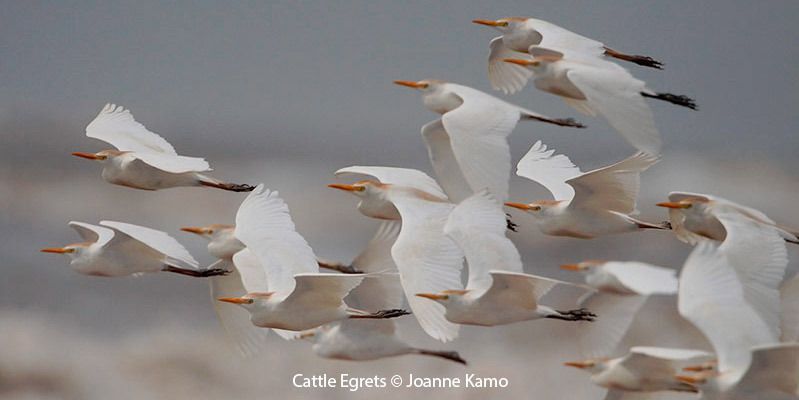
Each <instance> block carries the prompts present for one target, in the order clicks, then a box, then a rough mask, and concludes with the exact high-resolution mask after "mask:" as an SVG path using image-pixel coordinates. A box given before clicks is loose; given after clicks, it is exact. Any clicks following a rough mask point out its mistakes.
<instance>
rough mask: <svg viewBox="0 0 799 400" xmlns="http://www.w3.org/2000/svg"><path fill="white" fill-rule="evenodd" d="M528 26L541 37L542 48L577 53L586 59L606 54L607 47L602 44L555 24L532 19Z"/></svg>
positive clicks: (539, 44)
mask: <svg viewBox="0 0 799 400" xmlns="http://www.w3.org/2000/svg"><path fill="white" fill-rule="evenodd" d="M526 24H527V25H528V26H529V27H531V28H533V29H535V30H536V31H537V32H538V34H539V35H540V37H541V40H540V41H539V42H538V43H537V45H538V46H540V47H544V48H550V49H555V50H558V51H561V52H567V53H576V54H579V55H580V56H584V57H585V56H593V57H601V56H602V54H604V53H605V45H604V44H603V43H602V42H600V41H597V40H594V39H591V38H588V37H585V36H583V35H580V34H577V33H574V32H572V31H570V30H568V29H565V28H562V27H560V26H557V25H555V24H553V23H550V22H547V21H543V20H540V19H533V18H530V19H528V20H527V22H526Z"/></svg>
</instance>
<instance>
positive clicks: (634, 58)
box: [605, 47, 663, 69]
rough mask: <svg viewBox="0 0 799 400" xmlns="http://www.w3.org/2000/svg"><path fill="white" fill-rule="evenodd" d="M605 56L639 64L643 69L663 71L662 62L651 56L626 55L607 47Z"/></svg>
mask: <svg viewBox="0 0 799 400" xmlns="http://www.w3.org/2000/svg"><path fill="white" fill-rule="evenodd" d="M605 54H607V55H608V56H611V57H613V58H618V59H619V60H624V61H629V62H631V63H634V64H638V65H640V66H643V67H649V68H655V69H663V63H662V62H660V61H658V60H655V59H654V58H652V57H649V56H640V55H637V54H624V53H622V52H619V51H616V50H613V49H611V48H608V47H605Z"/></svg>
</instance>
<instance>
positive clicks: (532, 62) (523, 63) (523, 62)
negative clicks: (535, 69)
mask: <svg viewBox="0 0 799 400" xmlns="http://www.w3.org/2000/svg"><path fill="white" fill-rule="evenodd" d="M502 61H505V62H506V63H511V64H516V65H521V66H522V67H526V66H528V65H532V66H536V65H538V64H540V63H541V61H538V60H522V59H518V58H503V59H502Z"/></svg>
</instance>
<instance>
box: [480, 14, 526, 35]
mask: <svg viewBox="0 0 799 400" xmlns="http://www.w3.org/2000/svg"><path fill="white" fill-rule="evenodd" d="M527 19H528V18H524V17H508V18H500V19H497V20H490V19H474V20H472V22H473V23H475V24H478V25H484V26H490V27H492V28H494V29H496V30H498V31H500V32H502V33H506V32H510V31H512V30H514V29H516V28H518V27H520V26H521V25H523V24H524V22H525V21H527Z"/></svg>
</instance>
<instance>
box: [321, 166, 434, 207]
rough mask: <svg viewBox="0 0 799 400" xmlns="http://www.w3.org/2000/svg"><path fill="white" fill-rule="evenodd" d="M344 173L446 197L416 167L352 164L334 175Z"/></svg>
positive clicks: (432, 181) (430, 179) (429, 178)
mask: <svg viewBox="0 0 799 400" xmlns="http://www.w3.org/2000/svg"><path fill="white" fill-rule="evenodd" d="M346 174H358V175H369V176H373V177H375V178H377V180H378V181H380V183H383V184H389V185H397V186H405V187H411V188H415V189H418V190H421V191H423V192H425V193H427V194H431V195H433V196H436V197H439V198H441V199H446V198H447V195H446V194H444V190H443V189H441V186H439V185H438V183H437V182H436V180H435V179H433V178H431V177H430V175H427V174H425V173H424V172H422V171H419V170H416V169H410V168H397V167H375V166H364V165H353V166H351V167H346V168H342V169H340V170H338V171H336V176H341V175H346Z"/></svg>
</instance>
